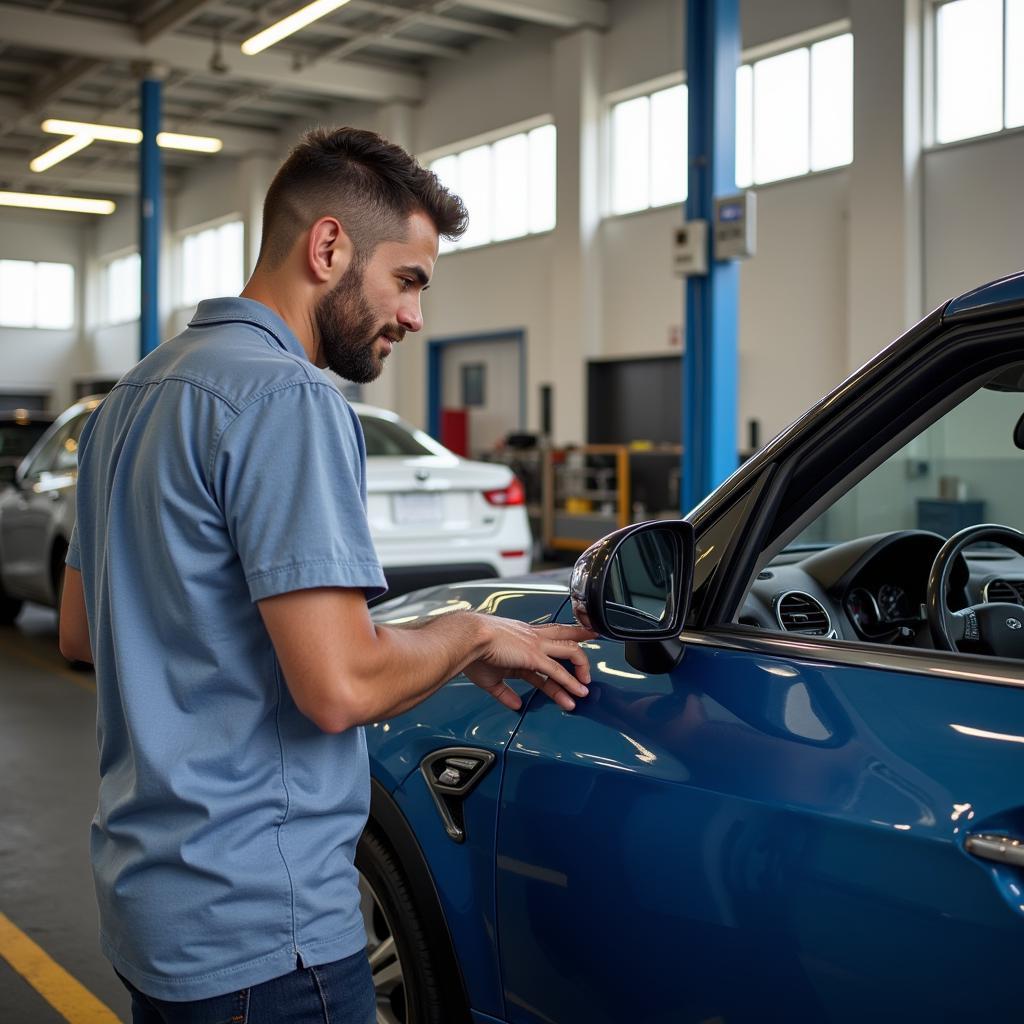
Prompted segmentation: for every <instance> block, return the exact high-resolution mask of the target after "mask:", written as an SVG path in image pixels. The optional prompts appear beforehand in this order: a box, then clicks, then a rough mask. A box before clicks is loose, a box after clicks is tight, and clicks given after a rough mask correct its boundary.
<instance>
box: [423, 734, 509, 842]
mask: <svg viewBox="0 0 1024 1024" xmlns="http://www.w3.org/2000/svg"><path fill="white" fill-rule="evenodd" d="M494 760H495V758H494V754H493V753H491V751H489V750H479V749H477V748H476V747H446V748H444V749H443V750H435V751H434V752H433V753H432V754H428V755H427V756H426V757H425V758H423V762H422V763H421V764H420V771H421V772H422V773H423V778H424V779H426V781H427V786H428V787H429V789H430V795H431V796H432V797H433V798H434V804H435V806H436V807H437V812H438V814H440V815H441V823H442V824H443V825H444V830H445V832H447V833H448V836H449V838H450V839H452V840H453V841H454V842H456V843H462V842H465V839H466V820H465V816H464V814H463V809H462V805H463V802H464V801H465V799H466V797H467V796H469V794H470V793H471V792H472V791H473V788H474V787H475V786H476V784H477V783H478V782H479V781H480V780H481V779H482V778H483V777H484V776H485V775H486V774H487V770H488V769H489V768H490V767H491V765H492V764H494Z"/></svg>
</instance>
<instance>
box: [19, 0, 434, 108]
mask: <svg viewBox="0 0 1024 1024" xmlns="http://www.w3.org/2000/svg"><path fill="white" fill-rule="evenodd" d="M0 25H2V26H3V29H2V32H3V39H4V42H5V43H8V44H11V45H16V46H30V47H34V48H35V49H40V50H49V51H51V52H53V51H56V52H58V53H67V54H73V55H76V56H82V57H93V58H98V59H100V60H104V59H106V60H127V61H133V62H138V63H141V64H151V65H153V66H155V67H158V68H159V67H164V68H172V69H176V70H180V71H191V72H197V73H199V74H208V73H209V71H210V57H209V56H208V55H207V54H205V53H204V52H203V48H202V47H201V46H200V45H198V44H197V42H196V40H195V39H188V38H185V37H183V36H166V37H164V38H162V39H159V40H155V41H153V42H151V43H140V42H139V40H138V38H137V36H136V31H135V28H134V27H133V26H132V25H128V24H118V23H116V22H107V21H104V22H100V21H98V20H97V19H94V18H84V17H80V16H78V15H70V14H54V13H47V12H44V11H36V10H29V9H27V8H24V7H17V6H15V5H13V4H4V3H0ZM212 52H213V51H212V42H211V55H212ZM221 58H222V60H223V62H224V64H225V65H226V67H227V70H226V72H225V74H226V75H229V76H231V77H232V78H233V79H234V80H235V81H247V82H253V83H255V84H258V85H271V86H283V87H285V88H288V89H296V90H298V91H301V92H310V93H316V94H318V95H320V96H335V97H347V98H349V99H365V100H371V101H376V102H384V101H386V100H401V99H405V100H416V99H419V98H420V97H421V95H422V89H423V81H422V78H421V76H420V75H416V74H412V73H409V72H403V71H391V70H388V69H386V68H377V67H373V66H370V65H357V64H342V65H338V64H333V65H326V66H325V65H319V66H315V67H306V68H303V67H301V66H300V67H296V65H295V63H294V62H293V60H292V59H291V58H289V57H287V56H280V55H278V54H274V53H271V52H267V53H260V54H257V55H256V56H254V57H247V56H245V54H243V53H242V52H241V50H239V49H237V48H236V47H225V48H224V49H223V52H222V54H221Z"/></svg>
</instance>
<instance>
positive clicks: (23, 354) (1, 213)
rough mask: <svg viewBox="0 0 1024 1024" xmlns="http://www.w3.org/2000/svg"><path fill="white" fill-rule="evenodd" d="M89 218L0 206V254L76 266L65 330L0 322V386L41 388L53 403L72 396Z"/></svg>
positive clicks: (77, 361) (59, 403)
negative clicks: (71, 316)
mask: <svg viewBox="0 0 1024 1024" xmlns="http://www.w3.org/2000/svg"><path fill="white" fill-rule="evenodd" d="M92 219H93V218H92V217H91V216H89V215H86V214H73V213H52V212H49V211H38V212H37V211H29V210H14V209H9V208H0V259H10V260H40V261H47V262H55V263H70V264H72V265H73V266H74V268H75V290H76V293H77V294H76V303H75V305H76V310H75V326H74V327H72V328H71V330H68V331H49V330H21V329H17V328H10V327H0V389H3V388H21V387H24V388H33V389H34V388H41V389H43V390H49V391H51V393H52V398H51V407H52V408H53V409H54V410H60V409H63V408H64V406H66V405H68V404H69V403H70V401H71V374H72V373H73V372H74V371H75V370H76V369H78V368H79V366H80V365H81V363H82V353H81V352H80V346H79V341H80V339H81V320H82V310H83V308H84V305H85V296H84V280H85V274H84V273H83V270H84V265H85V252H86V246H87V239H88V237H89V232H90V229H91V225H90V223H89V222H90V221H91V220H92Z"/></svg>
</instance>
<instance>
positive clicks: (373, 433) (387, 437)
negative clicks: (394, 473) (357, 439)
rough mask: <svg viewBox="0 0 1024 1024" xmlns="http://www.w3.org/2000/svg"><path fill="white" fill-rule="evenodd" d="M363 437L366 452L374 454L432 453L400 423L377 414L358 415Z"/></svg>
mask: <svg viewBox="0 0 1024 1024" xmlns="http://www.w3.org/2000/svg"><path fill="white" fill-rule="evenodd" d="M359 422H360V423H361V424H362V425H363V437H364V438H365V439H366V454H367V455H368V456H370V457H375V456H381V455H383V456H388V455H391V456H410V455H433V454H434V453H433V452H432V451H430V449H429V448H426V447H424V446H423V445H422V444H420V443H419V441H417V440H416V438H415V437H414V436H413V435H412V434H411V433H410V432H409V430H408V429H407V428H406V427H404V426H402V424H400V423H394V422H393V421H391V420H385V419H382V418H381V417H379V416H360V417H359Z"/></svg>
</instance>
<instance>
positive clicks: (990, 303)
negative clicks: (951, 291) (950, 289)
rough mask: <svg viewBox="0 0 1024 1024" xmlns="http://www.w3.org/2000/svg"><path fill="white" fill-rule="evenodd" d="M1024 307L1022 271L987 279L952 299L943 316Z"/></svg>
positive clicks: (986, 312)
mask: <svg viewBox="0 0 1024 1024" xmlns="http://www.w3.org/2000/svg"><path fill="white" fill-rule="evenodd" d="M1022 308H1024V272H1020V273H1017V274H1011V275H1010V276H1009V277H1002V278H1000V279H999V280H997V281H989V282H988V283H987V284H983V285H981V287H980V288H973V289H971V291H969V292H964V294H963V295H960V296H958V297H957V298H955V299H953V300H952V301H951V302H950V303H949V304H948V305H947V306H946V310H945V313H944V314H943V318H944V319H946V320H949V319H953V318H959V317H966V316H971V315H975V314H981V313H983V314H986V315H988V314H990V313H1003V312H1007V313H1010V312H1013V311H1015V310H1020V309H1022Z"/></svg>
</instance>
